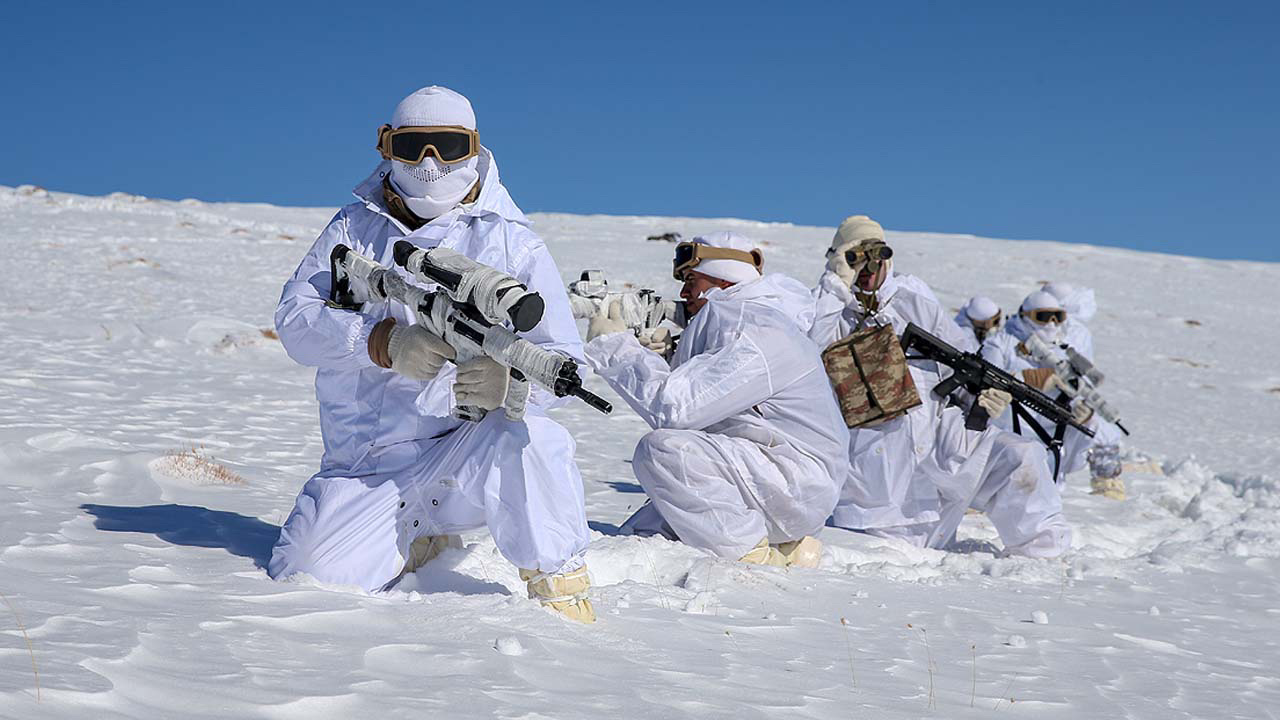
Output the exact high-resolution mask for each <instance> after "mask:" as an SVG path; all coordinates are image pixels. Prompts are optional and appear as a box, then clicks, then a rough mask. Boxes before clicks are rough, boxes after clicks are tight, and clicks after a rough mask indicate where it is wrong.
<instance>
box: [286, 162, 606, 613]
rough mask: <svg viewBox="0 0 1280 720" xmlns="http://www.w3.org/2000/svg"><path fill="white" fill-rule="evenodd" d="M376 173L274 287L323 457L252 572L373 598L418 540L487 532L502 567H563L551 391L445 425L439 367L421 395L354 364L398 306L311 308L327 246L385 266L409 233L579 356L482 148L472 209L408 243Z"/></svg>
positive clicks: (541, 254) (574, 492)
mask: <svg viewBox="0 0 1280 720" xmlns="http://www.w3.org/2000/svg"><path fill="white" fill-rule="evenodd" d="M389 165H390V164H389V163H387V162H383V163H382V164H381V165H380V166H379V167H378V169H377V170H376V171H375V172H374V173H373V174H372V175H371V176H370V177H369V178H368V179H367V180H365V181H364V183H362V184H361V185H360V186H359V187H357V188H356V190H355V195H356V197H357V198H358V202H355V203H352V204H350V205H347V206H346V207H344V208H342V209H341V210H340V211H339V212H338V214H337V215H336V216H335V217H334V218H333V220H332V221H330V223H329V225H328V227H326V228H325V230H324V231H323V232H322V233H321V234H320V237H319V238H318V239H317V240H316V242H315V244H314V245H313V246H312V248H311V251H310V252H308V253H307V256H306V257H305V258H304V259H303V260H302V263H301V265H299V266H298V269H297V271H296V272H294V274H293V277H292V278H290V279H289V281H288V282H287V283H286V284H285V287H284V292H283V294H282V295H281V298H280V305H279V307H278V308H277V310H276V318H275V320H276V329H277V330H278V332H279V334H280V340H281V342H283V344H284V347H285V349H286V350H287V351H288V353H289V356H290V357H292V358H293V359H294V360H296V361H298V362H299V363H302V364H303V365H308V366H311V367H315V368H316V398H317V400H318V401H319V404H320V428H321V433H322V435H323V437H324V457H323V459H322V460H321V464H320V465H321V466H320V471H319V472H318V473H316V475H315V476H314V477H312V478H311V479H310V480H309V481H307V483H306V485H304V486H303V488H302V492H301V494H299V496H298V499H297V502H296V504H295V506H294V509H293V512H292V513H290V515H289V517H288V519H287V520H286V521H285V523H284V527H283V528H282V529H281V532H280V539H279V541H278V542H277V544H276V546H275V549H274V551H273V552H272V555H271V560H270V562H269V564H268V567H267V570H268V572H269V573H270V575H271V576H272V577H275V578H282V577H286V576H289V575H292V574H294V573H296V572H306V573H309V574H311V575H312V576H314V577H315V578H317V579H319V580H322V581H325V582H332V583H342V584H352V585H358V586H360V587H362V588H365V589H367V590H374V589H378V588H381V587H383V586H385V585H386V584H387V583H389V582H391V581H393V580H395V579H396V578H397V577H398V576H399V574H400V573H401V571H402V569H403V567H404V564H405V558H406V557H407V556H408V548H409V545H410V544H411V543H412V542H413V540H414V539H415V538H417V537H418V536H421V535H442V534H453V533H459V532H462V531H467V530H473V529H476V528H481V527H486V526H487V527H488V529H489V531H490V532H491V533H492V535H493V538H494V541H495V542H496V543H497V546H498V549H499V550H500V551H501V552H502V554H503V555H504V556H505V557H506V558H507V559H508V560H510V561H511V562H512V563H513V564H514V565H516V566H517V567H519V568H525V569H531V570H540V571H543V572H557V571H560V570H562V569H564V570H568V569H572V568H573V567H576V566H577V565H579V564H580V563H581V560H580V556H581V553H582V552H583V550H584V549H585V548H586V546H587V540H588V535H587V524H586V515H585V512H584V509H583V490H582V480H581V477H580V475H579V474H578V468H577V466H576V465H575V464H574V461H573V453H574V443H573V439H572V438H571V437H570V435H569V433H568V432H567V431H565V429H564V428H562V427H560V426H559V425H558V424H556V423H555V422H553V421H552V420H550V419H549V418H548V417H546V414H545V408H547V407H548V406H550V405H551V404H552V403H553V402H554V401H555V399H554V398H553V397H552V396H551V395H550V393H547V392H545V391H543V390H541V389H538V388H534V391H533V393H532V395H531V397H530V401H529V406H528V412H527V414H526V415H525V419H524V421H523V422H512V421H509V420H507V419H506V417H505V415H504V413H503V412H502V411H501V410H498V411H494V412H490V413H489V414H488V415H487V416H486V417H485V419H484V420H483V421H482V422H480V423H466V422H463V421H461V420H458V419H455V418H453V417H451V412H452V405H453V393H452V385H453V379H454V375H455V368H454V366H453V365H446V366H445V368H444V369H443V370H442V371H441V372H440V374H439V375H438V376H436V378H435V379H434V380H431V381H429V382H425V383H424V382H419V381H415V380H411V379H409V378H407V377H405V376H402V375H399V374H397V373H395V372H392V371H391V370H387V369H383V368H381V367H378V366H377V365H375V364H374V363H373V361H372V360H371V359H370V358H369V354H368V351H367V343H368V338H369V333H370V331H371V330H372V328H373V326H374V325H375V324H377V323H378V321H380V320H382V319H383V318H386V317H395V318H396V322H397V323H412V322H414V319H413V318H412V317H410V315H409V313H408V308H406V307H405V306H404V305H403V304H401V303H398V302H376V303H366V304H365V305H364V306H363V307H362V308H361V309H360V311H359V312H356V311H352V310H344V309H338V308H334V307H330V306H328V305H326V302H325V301H326V299H327V298H328V295H329V289H330V285H331V282H332V278H331V277H330V269H329V253H330V251H331V250H332V249H333V247H334V245H335V244H337V243H345V244H346V245H348V246H349V247H351V248H352V249H353V250H354V251H355V252H357V253H359V254H361V255H363V256H365V257H367V258H370V259H373V260H376V261H378V262H380V263H382V264H384V265H393V264H394V263H393V262H392V247H393V246H394V244H395V241H396V240H398V239H400V238H401V237H402V236H409V239H410V240H411V241H412V242H414V243H415V244H416V245H418V246H421V247H436V246H441V247H448V248H452V249H454V250H456V251H458V252H460V253H462V254H464V255H466V256H468V257H470V258H472V259H474V260H477V261H479V262H481V263H484V264H486V265H490V266H492V267H495V268H497V269H499V270H502V271H504V272H507V273H509V274H510V275H512V276H514V277H515V278H516V279H518V280H519V281H520V282H522V283H524V284H525V285H527V286H528V287H529V288H530V289H531V290H534V291H536V292H538V293H540V294H541V295H542V298H543V300H544V301H545V302H546V312H545V314H544V316H543V319H542V322H541V323H540V324H539V325H538V326H537V327H536V328H534V329H533V330H531V331H529V332H528V333H524V334H523V337H525V338H527V339H529V340H530V341H532V342H534V343H537V344H538V345H541V346H543V347H545V348H548V349H551V350H557V351H560V352H562V353H565V354H567V355H570V356H572V357H574V358H578V359H581V357H582V341H581V339H580V338H579V336H578V331H577V327H576V326H575V325H574V321H573V317H572V315H571V314H570V312H569V303H568V298H567V297H566V294H565V289H564V284H563V281H562V280H561V277H560V273H559V271H558V270H557V269H556V265H555V262H554V261H553V260H552V258H551V254H550V253H549V252H548V251H547V248H546V246H545V245H544V244H543V243H542V240H541V239H539V238H538V236H537V235H536V234H534V232H533V231H532V230H531V229H530V228H529V220H528V219H527V218H526V217H525V215H524V214H523V213H522V212H521V211H520V209H519V208H518V207H516V205H515V203H514V202H513V201H512V200H511V197H510V195H508V193H507V191H506V189H505V188H504V187H503V186H502V185H501V183H500V182H499V180H498V169H497V166H496V164H495V163H494V162H493V157H492V155H491V154H490V153H489V151H488V150H487V149H484V148H481V160H480V164H479V170H480V182H481V183H482V185H481V191H480V194H479V196H478V198H477V199H476V200H475V202H473V203H470V204H467V205H461V206H459V207H456V208H454V209H453V210H451V211H450V212H448V213H446V214H445V215H443V216H441V217H439V218H436V219H435V220H433V221H431V222H430V223H428V224H427V225H425V226H423V227H422V228H419V229H418V230H417V231H414V232H413V233H412V234H411V233H409V231H408V230H407V229H406V228H405V227H404V226H402V225H401V224H400V223H399V222H397V221H396V220H394V219H393V218H392V217H391V215H390V214H389V213H388V211H387V208H386V207H385V204H384V201H383V199H382V180H383V177H385V175H386V173H387V172H388V171H389ZM406 277H407V276H406Z"/></svg>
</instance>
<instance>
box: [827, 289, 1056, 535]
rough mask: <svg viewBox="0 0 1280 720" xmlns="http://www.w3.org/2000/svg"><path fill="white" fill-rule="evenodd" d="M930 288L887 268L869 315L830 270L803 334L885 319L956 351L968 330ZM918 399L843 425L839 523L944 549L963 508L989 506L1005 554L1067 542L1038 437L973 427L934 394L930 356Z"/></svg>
mask: <svg viewBox="0 0 1280 720" xmlns="http://www.w3.org/2000/svg"><path fill="white" fill-rule="evenodd" d="M927 287H928V286H927V285H926V284H925V283H924V282H923V281H922V280H920V279H918V278H915V277H913V276H910V275H895V274H894V273H893V271H892V268H890V269H889V271H888V274H887V276H886V278H885V281H884V283H883V284H882V285H881V286H880V289H879V290H877V291H876V297H877V298H878V301H879V309H878V312H876V313H875V314H874V315H873V316H872V317H871V318H870V319H868V317H867V314H866V313H865V311H864V310H863V308H862V305H861V304H860V303H859V302H858V301H857V299H856V298H855V297H854V295H853V293H852V292H851V291H850V289H849V287H848V286H847V285H845V284H844V282H843V281H842V280H841V279H840V278H839V277H838V276H837V275H836V274H834V273H832V272H830V271H828V272H826V273H824V274H823V276H822V279H821V281H820V282H819V284H818V287H817V288H816V289H815V290H814V298H815V316H816V317H815V320H814V324H813V327H812V329H811V330H810V333H809V336H810V337H811V338H812V339H813V340H814V341H815V342H817V343H818V344H819V345H820V346H823V347H826V346H828V345H830V344H831V343H833V342H835V341H836V340H839V339H841V338H843V337H845V336H847V335H849V334H850V333H852V332H853V330H854V329H855V328H857V327H863V326H865V323H866V322H874V323H879V324H886V323H887V324H890V325H892V326H893V329H894V332H896V333H897V334H898V335H901V334H902V333H903V331H905V330H906V327H907V324H908V323H915V324H916V325H918V326H919V327H920V328H921V329H923V330H925V331H927V332H929V333H931V334H933V335H935V336H937V337H938V338H940V339H941V340H943V341H944V342H947V343H949V344H951V345H954V346H956V347H958V348H961V349H963V348H965V347H967V346H970V345H972V336H969V337H968V338H966V337H965V331H964V330H963V329H961V328H960V327H959V326H958V325H956V324H955V323H954V322H953V321H952V320H951V318H949V317H947V316H946V314H945V313H944V312H943V310H942V307H941V306H940V305H939V304H938V302H937V300H936V299H934V297H933V294H932V292H930V291H928V290H927V289H926V288H927ZM909 367H910V372H911V377H912V380H913V381H914V382H915V386H916V390H917V392H918V393H919V394H920V399H921V401H922V403H923V404H921V405H920V406H918V407H916V408H914V409H912V410H910V411H908V412H907V414H906V415H904V416H901V417H898V418H894V419H893V420H889V421H887V422H884V423H881V424H879V425H875V426H871V427H865V428H857V429H853V430H849V431H848V432H849V436H850V444H849V461H848V464H847V469H848V477H847V479H846V480H845V483H844V488H843V491H842V493H841V497H840V502H839V504H838V505H837V506H836V509H835V512H834V513H833V515H832V520H833V522H834V524H835V525H837V526H839V527H844V528H849V529H855V530H865V531H868V532H871V533H872V534H875V535H881V536H890V537H898V538H901V539H903V540H906V541H907V542H910V543H912V544H915V545H921V546H923V545H928V546H930V547H937V548H941V547H944V546H945V545H946V544H947V543H948V542H950V540H951V539H952V537H953V536H954V533H955V529H956V528H957V527H958V526H959V524H960V521H961V520H962V519H963V517H964V512H965V510H966V509H967V508H969V507H973V508H975V509H977V510H980V511H982V512H984V513H986V515H987V517H988V518H989V519H990V520H991V523H992V524H993V525H995V527H996V530H997V531H998V532H999V533H1000V538H1001V540H1002V541H1003V543H1004V546H1005V551H1006V552H1009V553H1013V554H1022V555H1030V556H1036V557H1054V556H1057V555H1060V554H1062V553H1063V552H1064V551H1066V549H1067V548H1069V547H1070V545H1071V529H1070V527H1069V526H1068V525H1067V523H1066V521H1065V520H1064V519H1063V517H1062V499H1061V497H1060V495H1059V494H1058V489H1057V487H1055V486H1054V484H1053V480H1052V478H1051V477H1050V475H1049V470H1048V467H1047V465H1046V463H1045V462H1044V452H1043V448H1042V447H1041V446H1040V445H1039V444H1038V443H1036V442H1033V441H1031V440H1027V439H1024V438H1021V437H1019V436H1017V435H1014V434H1012V433H1008V432H1004V431H1002V430H1000V429H998V428H996V427H995V426H994V425H993V426H991V427H988V428H987V429H986V430H985V431H982V432H975V431H971V430H966V429H965V427H964V413H963V412H962V411H961V410H960V408H957V407H946V406H944V405H943V404H942V403H939V402H938V400H937V399H936V398H935V397H934V396H933V393H932V390H933V388H934V386H935V385H937V383H938V382H939V381H940V380H941V375H940V369H939V368H938V367H937V365H936V364H935V363H932V362H926V361H910V362H909Z"/></svg>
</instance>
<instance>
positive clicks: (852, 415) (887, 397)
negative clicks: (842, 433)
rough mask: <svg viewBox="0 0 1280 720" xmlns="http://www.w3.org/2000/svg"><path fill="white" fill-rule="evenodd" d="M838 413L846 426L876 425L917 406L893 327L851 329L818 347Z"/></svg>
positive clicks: (905, 362)
mask: <svg viewBox="0 0 1280 720" xmlns="http://www.w3.org/2000/svg"><path fill="white" fill-rule="evenodd" d="M822 364H823V365H825V366H826V368H827V376H828V377H830V378H831V386H832V387H833V388H835V391H836V399H837V400H839V401H840V413H841V414H842V415H844V422H845V425H847V426H849V427H850V428H857V427H869V426H872V425H878V424H879V423H882V422H885V421H886V420H892V419H893V418H896V417H898V416H900V415H905V414H906V412H907V411H908V410H910V409H911V408H913V407H916V406H918V405H920V394H919V393H918V392H916V384H915V381H914V380H912V379H911V372H910V371H909V370H908V369H907V356H906V355H904V354H903V352H902V345H901V344H900V343H899V341H898V335H897V333H895V332H894V331H893V326H891V325H882V326H878V327H868V328H862V329H860V330H855V331H854V332H853V334H852V335H849V336H848V337H845V338H842V339H840V340H837V341H836V342H834V343H832V344H831V346H830V347H828V348H827V349H826V350H823V351H822Z"/></svg>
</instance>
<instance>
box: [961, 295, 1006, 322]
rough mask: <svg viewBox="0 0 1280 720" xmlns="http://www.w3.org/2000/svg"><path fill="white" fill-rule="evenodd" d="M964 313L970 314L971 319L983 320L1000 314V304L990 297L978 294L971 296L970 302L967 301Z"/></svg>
mask: <svg viewBox="0 0 1280 720" xmlns="http://www.w3.org/2000/svg"><path fill="white" fill-rule="evenodd" d="M964 314H965V315H967V316H969V319H970V320H976V321H978V322H983V321H985V320H990V319H991V318H993V317H995V316H996V315H999V314H1000V306H999V305H997V304H996V302H995V301H994V300H992V299H991V298H989V297H986V296H984V295H977V296H975V297H972V298H969V302H967V303H965V306H964Z"/></svg>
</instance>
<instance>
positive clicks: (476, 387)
mask: <svg viewBox="0 0 1280 720" xmlns="http://www.w3.org/2000/svg"><path fill="white" fill-rule="evenodd" d="M510 377H511V373H510V371H509V370H507V369H506V368H505V367H503V366H502V365H499V364H498V363H496V362H494V361H493V359H492V358H489V357H486V356H483V355H482V356H480V357H476V358H472V359H470V360H468V361H466V362H464V363H462V364H461V365H459V366H458V378H457V379H456V380H454V382H453V397H454V401H455V402H457V403H458V405H467V406H471V407H478V408H482V409H484V410H496V409H498V408H500V407H502V402H503V401H504V400H506V399H507V384H508V383H509V381H510Z"/></svg>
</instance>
